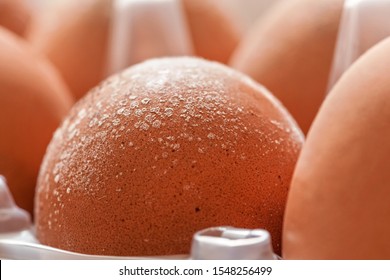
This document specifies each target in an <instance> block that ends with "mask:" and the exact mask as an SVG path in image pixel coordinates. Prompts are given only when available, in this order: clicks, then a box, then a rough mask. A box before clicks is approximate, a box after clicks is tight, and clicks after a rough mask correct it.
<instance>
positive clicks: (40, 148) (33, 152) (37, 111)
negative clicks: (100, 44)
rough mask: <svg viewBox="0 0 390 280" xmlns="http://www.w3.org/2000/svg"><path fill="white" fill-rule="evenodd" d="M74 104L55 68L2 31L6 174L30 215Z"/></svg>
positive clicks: (0, 95) (1, 159) (0, 138)
mask: <svg viewBox="0 0 390 280" xmlns="http://www.w3.org/2000/svg"><path fill="white" fill-rule="evenodd" d="M71 104H72V98H71V95H70V93H69V91H68V89H67V88H66V86H65V85H64V83H63V81H62V80H61V79H60V78H59V75H58V73H57V72H56V71H55V70H54V68H53V67H52V66H51V65H50V64H49V63H48V62H47V61H46V60H44V59H43V58H39V57H36V56H35V55H34V54H33V52H32V51H31V50H30V49H29V46H28V45H27V44H26V43H25V42H24V41H22V39H20V38H18V37H17V36H16V35H14V34H13V33H11V32H9V31H8V30H6V29H4V28H0V174H1V175H4V176H5V177H6V179H7V181H8V185H9V188H10V190H11V193H12V195H13V196H14V198H15V202H16V204H17V205H18V206H19V207H21V208H24V209H26V210H28V211H29V212H30V213H32V211H33V201H34V192H35V191H34V189H35V184H36V179H37V175H38V171H39V167H40V164H41V161H42V158H43V155H44V153H45V150H46V146H47V145H48V144H49V142H50V139H51V138H52V134H53V132H54V131H55V129H56V128H57V127H58V125H59V124H60V122H61V120H62V118H63V117H64V116H65V114H66V113H67V112H68V110H69V109H70V107H71Z"/></svg>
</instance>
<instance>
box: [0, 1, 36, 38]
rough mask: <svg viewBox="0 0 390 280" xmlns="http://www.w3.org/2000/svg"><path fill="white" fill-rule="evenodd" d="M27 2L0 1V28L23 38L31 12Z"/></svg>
mask: <svg viewBox="0 0 390 280" xmlns="http://www.w3.org/2000/svg"><path fill="white" fill-rule="evenodd" d="M26 1H27V0H0V26H3V27H5V28H7V29H8V30H10V31H12V32H14V33H15V34H17V35H19V36H24V35H25V32H26V31H27V28H28V25H29V24H30V22H31V15H32V11H31V8H30V7H29V6H28V5H27V2H26Z"/></svg>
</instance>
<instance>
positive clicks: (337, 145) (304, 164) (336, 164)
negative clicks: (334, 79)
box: [283, 39, 390, 259]
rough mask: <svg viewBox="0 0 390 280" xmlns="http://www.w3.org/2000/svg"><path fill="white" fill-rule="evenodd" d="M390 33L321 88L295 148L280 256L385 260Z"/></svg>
mask: <svg viewBox="0 0 390 280" xmlns="http://www.w3.org/2000/svg"><path fill="white" fill-rule="evenodd" d="M389 58H390V40H389V39H387V40H386V41H383V42H382V43H380V44H379V45H377V46H376V47H374V48H372V49H371V50H369V51H368V52H367V53H366V54H364V55H363V56H362V57H361V58H360V59H359V60H357V62H356V63H355V64H353V65H352V66H351V68H349V70H347V71H346V72H345V73H344V75H343V76H342V78H341V79H340V80H339V82H338V83H337V84H336V85H335V87H334V89H333V90H332V91H331V92H330V93H329V96H328V98H327V99H326V100H325V102H324V104H323V106H322V107H321V110H320V111H319V113H318V116H317V118H316V119H315V121H314V123H313V127H312V129H311V130H310V132H309V135H308V137H307V142H306V143H305V145H304V148H303V149H302V153H301V156H300V158H299V160H298V163H297V168H296V171H295V173H294V176H293V180H292V185H291V190H290V191H291V192H290V193H289V197H288V202H287V208H286V217H285V226H284V233H283V257H284V258H286V259H390V239H389V236H390V223H389V220H390V173H389V170H390V80H389V78H388V73H390V59H389Z"/></svg>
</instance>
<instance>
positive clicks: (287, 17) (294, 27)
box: [230, 0, 344, 133]
mask: <svg viewBox="0 0 390 280" xmlns="http://www.w3.org/2000/svg"><path fill="white" fill-rule="evenodd" d="M343 3H344V1H343V0H319V1H311V0H288V1H281V2H280V3H278V4H277V5H275V6H274V7H272V9H271V11H269V12H268V13H267V14H266V15H265V16H264V17H262V18H260V19H259V21H258V22H257V23H256V24H255V25H254V26H253V27H252V29H251V30H250V31H249V32H248V33H247V35H246V36H245V37H244V38H243V40H242V41H241V43H240V45H239V46H238V48H237V50H236V51H235V52H234V54H233V57H232V59H231V62H230V65H232V66H233V67H234V68H236V69H238V70H240V71H242V72H244V73H246V74H248V75H250V76H251V77H252V78H254V79H255V80H256V81H258V82H259V83H261V84H263V85H264V86H266V87H267V88H269V89H270V90H271V92H272V93H273V94H274V95H275V96H276V97H277V98H278V99H279V100H280V101H281V102H282V103H283V104H284V105H285V106H286V108H287V109H288V110H289V112H290V113H291V114H292V115H293V116H294V118H295V119H296V120H297V122H298V124H299V126H300V127H301V128H302V130H303V132H304V133H306V132H307V131H308V129H309V127H310V125H311V122H312V120H313V119H314V117H315V115H316V113H317V111H318V108H319V106H320V105H321V102H322V100H323V99H324V96H325V94H326V90H327V84H328V78H329V72H330V68H331V64H332V57H333V52H334V46H335V42H336V38H337V31H338V26H339V22H340V17H341V12H342V9H343Z"/></svg>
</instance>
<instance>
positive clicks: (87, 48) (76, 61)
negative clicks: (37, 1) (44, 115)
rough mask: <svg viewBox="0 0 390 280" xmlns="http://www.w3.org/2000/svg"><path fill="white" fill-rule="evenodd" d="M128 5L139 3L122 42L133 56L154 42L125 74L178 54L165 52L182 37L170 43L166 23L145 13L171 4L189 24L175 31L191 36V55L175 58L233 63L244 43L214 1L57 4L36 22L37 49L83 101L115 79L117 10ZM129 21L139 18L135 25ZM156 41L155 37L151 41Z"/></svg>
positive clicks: (120, 0) (171, 38)
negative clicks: (147, 41)
mask: <svg viewBox="0 0 390 280" xmlns="http://www.w3.org/2000/svg"><path fill="white" fill-rule="evenodd" d="M126 3H130V4H131V3H133V4H134V5H133V6H130V9H129V13H130V14H129V15H126V16H125V21H126V20H128V21H130V22H131V23H132V24H130V25H129V26H126V25H123V24H122V25H121V27H120V28H121V32H122V33H121V35H120V38H122V39H123V40H124V41H129V42H130V43H129V44H130V45H129V47H127V48H128V50H127V52H131V50H132V46H131V44H132V43H134V44H137V42H138V41H140V40H142V39H143V37H149V39H150V40H152V41H154V42H153V43H150V44H149V45H145V46H141V50H142V51H145V50H147V51H149V53H148V54H146V55H145V54H143V55H142V56H141V57H137V58H136V60H135V61H131V62H129V63H128V64H127V65H125V67H122V68H121V69H119V70H122V69H123V68H126V67H128V66H129V65H130V64H133V63H137V62H140V61H142V60H144V59H147V58H151V57H158V56H165V55H172V53H170V52H168V51H166V50H165V49H164V44H168V43H169V41H175V40H179V39H177V38H176V37H177V36H178V34H177V32H176V33H175V32H170V33H171V34H170V35H169V36H168V37H166V38H165V37H164V35H163V33H164V32H162V31H161V29H164V28H163V27H160V25H161V24H156V23H154V21H158V19H157V16H156V14H155V13H151V14H149V15H148V13H147V12H146V13H145V9H151V10H153V8H156V7H157V8H158V7H159V6H161V5H164V4H166V5H168V8H169V6H172V5H175V6H177V7H178V8H179V15H177V14H174V13H173V14H172V20H173V18H174V17H175V18H176V17H181V18H182V22H183V23H182V24H181V25H180V26H178V24H175V21H174V20H173V21H172V28H173V27H175V28H183V29H184V30H187V29H188V31H186V32H187V33H188V36H189V37H190V43H191V45H190V48H189V50H188V51H187V52H186V53H182V52H181V51H178V52H175V53H173V55H191V54H192V52H194V54H195V55H197V56H201V57H204V58H207V59H211V60H217V61H220V62H227V61H228V59H229V57H230V55H231V53H232V52H233V50H234V49H235V47H236V45H237V43H238V40H239V32H238V31H237V30H236V28H235V26H234V24H233V21H232V20H230V18H229V17H228V16H226V15H225V14H224V13H223V10H221V9H220V7H219V5H220V2H219V5H218V3H217V2H215V1H210V0H207V1H198V0H182V1H180V0H165V1H153V0H148V1H124V0H98V1H95V0H93V1H92V0H82V1H79V0H77V1H76V0H73V1H66V2H65V1H60V2H59V3H57V5H54V4H52V5H51V8H48V9H47V11H46V12H44V13H43V15H42V17H41V19H40V20H39V21H36V23H35V25H34V26H33V27H32V30H31V32H30V36H29V37H30V40H31V42H32V44H33V45H34V46H35V48H36V49H37V50H39V51H41V52H43V53H45V54H46V55H47V56H48V57H49V59H50V60H51V61H52V62H53V63H54V64H55V66H56V67H57V68H58V69H59V71H60V72H61V74H62V75H63V77H64V79H65V81H66V82H67V84H68V85H69V87H70V88H71V91H72V92H73V94H74V96H75V97H76V98H77V99H78V98H80V97H82V96H83V95H84V94H85V93H86V92H87V91H88V90H89V89H91V88H92V87H94V86H96V85H97V84H98V83H99V82H100V81H101V80H102V79H103V78H105V77H107V74H112V72H111V73H108V72H110V71H108V68H110V67H109V64H110V59H111V58H110V57H109V56H108V53H110V50H111V48H112V47H114V48H115V46H111V45H110V44H111V43H112V42H111V41H112V34H111V33H112V30H113V29H115V28H117V25H115V23H114V20H116V19H117V18H118V16H119V15H118V14H117V13H116V12H117V11H121V10H120V9H119V10H116V9H114V7H117V6H119V7H121V5H124V6H125V5H126ZM130 4H129V5H130ZM137 5H138V6H137ZM131 8H134V9H135V8H138V10H141V12H142V13H144V14H143V15H141V16H137V11H135V12H134V13H133V14H131V13H132V9H131ZM161 12H162V13H161ZM140 14H141V13H140ZM168 14H169V13H168ZM126 17H127V18H126ZM129 17H134V19H133V21H132V19H129ZM158 17H167V11H166V10H164V9H162V10H161V9H160V12H159V13H158ZM167 20H170V18H169V17H168V19H167ZM179 22H181V21H179ZM168 25H169V24H168ZM118 28H119V27H118ZM118 28H117V29H118ZM123 28H125V30H124V31H123ZM153 28H154V29H155V30H153ZM117 29H115V30H117ZM126 29H128V30H126ZM168 33H169V31H168ZM150 34H152V35H150ZM153 34H154V35H153ZM151 36H152V37H153V36H154V37H155V38H150V37H151ZM128 37H129V38H128ZM183 40H184V39H183ZM114 44H115V43H114ZM118 44H119V43H118ZM122 44H123V43H122ZM133 51H134V50H133ZM125 52H126V50H125ZM120 55H121V56H123V57H122V58H121V59H120V60H122V61H126V59H127V56H128V55H129V54H126V53H125V54H120ZM115 72H116V71H115Z"/></svg>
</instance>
